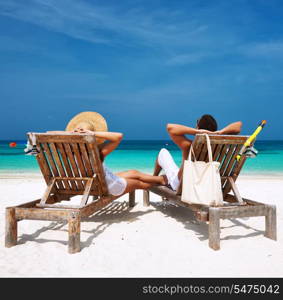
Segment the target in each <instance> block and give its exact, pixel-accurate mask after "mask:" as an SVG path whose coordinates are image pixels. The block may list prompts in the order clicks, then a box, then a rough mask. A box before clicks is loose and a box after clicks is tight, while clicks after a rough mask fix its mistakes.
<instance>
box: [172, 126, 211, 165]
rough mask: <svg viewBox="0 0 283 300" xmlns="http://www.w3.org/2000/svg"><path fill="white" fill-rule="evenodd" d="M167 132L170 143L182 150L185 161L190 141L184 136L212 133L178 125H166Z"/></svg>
mask: <svg viewBox="0 0 283 300" xmlns="http://www.w3.org/2000/svg"><path fill="white" fill-rule="evenodd" d="M167 131H168V133H169V135H170V137H171V139H172V141H173V142H174V143H175V144H176V145H177V146H178V147H179V148H180V149H181V150H182V154H183V159H187V157H188V154H189V149H190V146H191V144H192V141H191V140H190V139H188V138H186V137H185V134H189V135H196V134H200V133H208V134H209V133H212V132H211V131H209V130H204V129H196V128H192V127H188V126H184V125H179V124H167Z"/></svg>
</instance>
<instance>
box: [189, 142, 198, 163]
mask: <svg viewBox="0 0 283 300" xmlns="http://www.w3.org/2000/svg"><path fill="white" fill-rule="evenodd" d="M193 148H194V147H193V144H191V148H190V152H189V156H188V160H189V161H191V160H192V155H191V153H193V156H194V159H195V161H196V156H195V152H194V149H193Z"/></svg>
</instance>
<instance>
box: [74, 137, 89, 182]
mask: <svg viewBox="0 0 283 300" xmlns="http://www.w3.org/2000/svg"><path fill="white" fill-rule="evenodd" d="M71 145H72V149H73V153H74V156H75V159H76V162H77V166H78V170H79V171H80V173H81V176H82V177H86V176H87V175H86V170H85V166H84V164H83V162H82V159H81V153H80V150H79V147H78V144H77V143H72V144H71Z"/></svg>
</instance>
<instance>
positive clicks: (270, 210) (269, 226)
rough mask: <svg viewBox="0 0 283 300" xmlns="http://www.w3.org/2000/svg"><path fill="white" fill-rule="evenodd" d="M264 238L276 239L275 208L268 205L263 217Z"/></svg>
mask: <svg viewBox="0 0 283 300" xmlns="http://www.w3.org/2000/svg"><path fill="white" fill-rule="evenodd" d="M265 236H266V237H267V238H270V239H272V240H275V241H276V239H277V234H276V206H275V205H268V207H267V212H266V215H265Z"/></svg>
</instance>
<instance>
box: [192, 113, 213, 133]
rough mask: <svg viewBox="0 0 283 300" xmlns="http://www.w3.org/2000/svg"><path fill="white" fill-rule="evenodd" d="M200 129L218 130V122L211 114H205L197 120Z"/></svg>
mask: <svg viewBox="0 0 283 300" xmlns="http://www.w3.org/2000/svg"><path fill="white" fill-rule="evenodd" d="M197 126H198V129H206V130H209V131H216V130H217V122H216V120H215V119H214V118H213V116H211V115H203V116H202V117H201V118H200V119H199V120H198V122H197Z"/></svg>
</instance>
